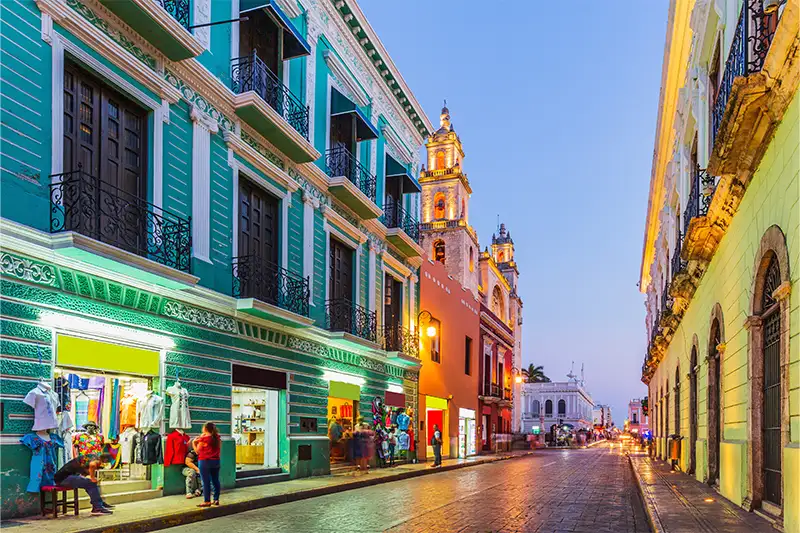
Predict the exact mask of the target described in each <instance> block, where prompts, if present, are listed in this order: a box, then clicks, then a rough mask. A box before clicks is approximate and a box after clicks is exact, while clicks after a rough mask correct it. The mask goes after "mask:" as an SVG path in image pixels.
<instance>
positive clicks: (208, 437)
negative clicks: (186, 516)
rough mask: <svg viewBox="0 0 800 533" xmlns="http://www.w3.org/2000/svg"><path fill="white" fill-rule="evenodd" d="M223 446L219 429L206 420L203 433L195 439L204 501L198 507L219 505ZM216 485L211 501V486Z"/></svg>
mask: <svg viewBox="0 0 800 533" xmlns="http://www.w3.org/2000/svg"><path fill="white" fill-rule="evenodd" d="M220 447H221V443H220V437H219V431H217V426H216V425H215V424H214V423H213V422H206V423H205V425H204V426H203V434H202V435H200V436H199V437H197V438H196V439H194V451H195V452H197V457H198V459H199V461H198V463H199V466H200V478H201V480H202V482H203V503H201V504H200V505H199V506H198V507H210V506H211V505H219V450H220ZM212 485H213V486H214V501H213V502H212V501H211V486H212Z"/></svg>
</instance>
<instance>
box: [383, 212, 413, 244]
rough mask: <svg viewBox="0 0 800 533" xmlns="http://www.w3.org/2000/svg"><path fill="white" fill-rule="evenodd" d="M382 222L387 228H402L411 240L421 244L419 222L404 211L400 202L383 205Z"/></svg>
mask: <svg viewBox="0 0 800 533" xmlns="http://www.w3.org/2000/svg"><path fill="white" fill-rule="evenodd" d="M381 222H383V225H384V226H386V227H387V228H390V229H391V228H400V229H401V230H403V232H404V233H405V234H406V235H408V236H409V237H411V239H412V240H413V241H414V242H415V243H417V244H419V222H417V219H416V218H414V217H412V216H411V214H410V213H409V212H408V211H406V210H405V209H403V204H402V203H400V202H391V203H387V204H384V205H383V216H382V217H381Z"/></svg>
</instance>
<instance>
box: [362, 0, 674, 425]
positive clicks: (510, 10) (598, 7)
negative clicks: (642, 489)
mask: <svg viewBox="0 0 800 533" xmlns="http://www.w3.org/2000/svg"><path fill="white" fill-rule="evenodd" d="M359 3H360V5H361V7H362V9H363V10H364V12H365V13H366V15H367V17H368V18H369V21H370V23H371V24H372V26H373V27H374V28H375V31H376V32H377V33H378V35H379V36H380V38H381V40H382V41H383V43H384V45H385V46H386V48H387V49H388V51H389V54H390V55H391V57H392V59H393V60H394V62H395V64H396V65H397V66H398V68H399V69H400V70H401V72H402V74H403V77H404V78H405V80H406V81H407V83H408V84H409V85H410V87H411V90H412V91H413V92H414V95H415V96H416V97H417V99H418V100H419V102H420V104H421V105H422V106H423V107H424V110H425V112H426V113H427V114H428V116H429V117H430V119H431V121H432V122H433V123H434V124H437V125H438V120H439V112H440V110H441V106H442V99H443V98H447V104H448V107H449V108H450V113H451V116H452V121H453V125H454V126H455V129H456V131H457V132H458V134H459V135H460V137H461V140H462V142H463V143H464V151H465V153H466V158H465V160H464V167H465V170H466V171H467V173H468V175H469V179H470V184H471V185H472V188H473V195H472V198H471V204H470V217H471V220H470V221H471V223H472V225H473V226H474V227H475V228H476V230H477V231H478V234H479V236H480V241H481V247H483V246H486V245H488V244H490V242H491V235H492V232H493V231H494V230H495V228H496V223H497V215H498V214H499V215H500V219H501V221H503V222H505V224H506V226H507V227H508V229H509V230H510V231H511V235H512V237H513V238H514V244H515V248H516V259H517V262H518V264H519V268H520V275H521V281H520V292H521V295H522V298H523V301H524V326H523V328H524V331H523V352H524V353H523V363H524V365H525V366H527V364H528V363H531V362H533V363H536V364H541V365H544V367H545V371H546V373H547V375H548V376H550V378H551V379H554V380H556V379H557V380H562V379H565V378H564V376H565V374H566V373H567V372H569V369H570V365H571V362H572V361H573V360H574V361H575V368H576V371H578V370H579V369H580V366H581V363H584V365H585V373H586V385H587V388H588V389H589V391H590V392H591V393H592V396H593V398H594V400H595V402H596V403H608V404H610V405H611V406H612V414H613V415H614V418H615V421H616V422H617V423H618V424H620V425H621V423H622V420H623V419H624V418H625V416H626V413H627V402H628V400H629V399H630V398H633V397H641V396H644V395H645V394H646V393H647V390H646V388H645V386H644V385H643V384H642V383H641V381H640V376H641V365H642V361H643V358H644V351H645V346H646V344H647V343H646V334H645V329H644V306H643V303H642V302H643V298H642V296H641V294H640V293H639V292H638V289H637V286H636V284H637V282H638V275H639V266H640V261H641V249H642V238H643V237H642V236H643V228H644V220H645V211H646V208H647V194H648V187H649V179H650V163H651V161H652V153H653V138H654V135H655V123H656V111H657V105H658V94H659V86H660V81H661V60H662V54H663V50H664V36H665V33H664V32H665V29H666V22H667V15H668V12H667V10H668V2H667V0H648V1H647V2H640V3H636V4H635V5H634V4H631V3H630V2H623V1H621V0H609V1H604V2H599V1H596V0H575V1H573V2H566V3H561V2H554V1H552V0H551V1H545V0H535V1H530V0H527V1H522V0H518V1H505V0H503V1H500V0H498V1H496V2H485V1H484V2H477V1H474V0H407V1H406V2H389V1H387V0H360V2H359ZM557 6H562V7H561V8H560V9H558V8H557Z"/></svg>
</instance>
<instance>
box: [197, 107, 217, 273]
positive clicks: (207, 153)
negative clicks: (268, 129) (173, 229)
mask: <svg viewBox="0 0 800 533" xmlns="http://www.w3.org/2000/svg"><path fill="white" fill-rule="evenodd" d="M191 117H192V254H193V255H194V257H196V258H197V259H202V260H203V261H206V262H209V263H210V262H211V257H210V252H211V134H214V133H217V131H219V126H218V125H217V122H216V121H215V120H213V119H211V117H209V116H207V115H205V114H203V113H202V112H200V110H198V109H197V108H196V107H195V106H192V109H191Z"/></svg>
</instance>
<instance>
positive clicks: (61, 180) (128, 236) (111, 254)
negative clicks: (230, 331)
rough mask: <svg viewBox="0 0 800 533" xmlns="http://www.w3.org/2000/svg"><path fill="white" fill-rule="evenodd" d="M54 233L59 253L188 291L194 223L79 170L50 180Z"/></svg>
mask: <svg viewBox="0 0 800 533" xmlns="http://www.w3.org/2000/svg"><path fill="white" fill-rule="evenodd" d="M51 178H52V180H53V183H52V184H51V185H50V233H54V234H58V236H57V237H54V239H53V246H54V249H55V250H56V252H57V253H60V254H62V255H65V256H68V257H71V258H74V259H77V260H80V261H84V262H87V263H90V264H94V265H97V266H100V267H103V268H107V269H109V270H111V271H113V272H119V273H122V274H126V275H129V276H131V277H134V278H137V279H140V280H143V281H148V282H150V283H155V284H157V285H161V286H165V287H172V288H186V286H187V285H194V284H196V283H197V281H198V278H197V277H195V276H192V275H191V259H192V237H191V235H192V232H191V221H190V219H183V218H181V217H180V216H178V215H175V214H174V213H171V212H169V211H166V210H164V209H161V208H159V207H157V206H155V205H153V204H151V203H149V202H147V201H146V200H144V199H142V198H139V197H138V196H135V195H133V194H130V193H128V192H125V191H123V190H122V189H119V188H117V187H114V186H112V185H110V184H108V183H105V182H104V181H103V180H101V179H99V178H97V177H95V176H92V175H90V174H88V173H87V172H83V171H82V170H76V171H73V172H65V173H63V174H58V175H55V176H52V177H51Z"/></svg>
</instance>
